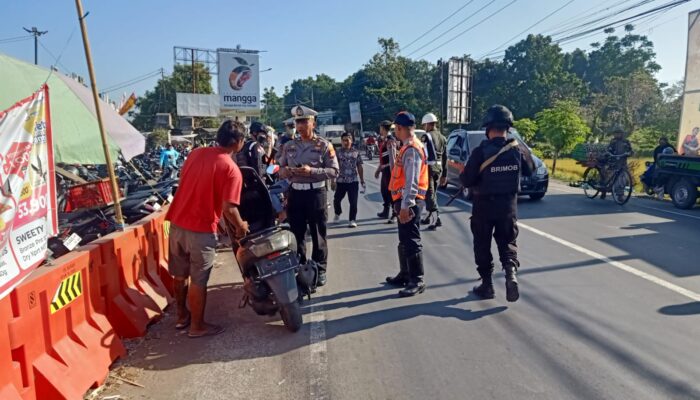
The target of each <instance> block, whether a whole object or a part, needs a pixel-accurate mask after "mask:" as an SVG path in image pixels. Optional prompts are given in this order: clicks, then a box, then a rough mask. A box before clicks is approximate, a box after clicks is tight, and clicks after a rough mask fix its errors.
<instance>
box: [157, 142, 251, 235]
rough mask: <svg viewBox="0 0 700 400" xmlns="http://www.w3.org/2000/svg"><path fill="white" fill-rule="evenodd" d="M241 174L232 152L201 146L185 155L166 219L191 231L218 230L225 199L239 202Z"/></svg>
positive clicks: (241, 184) (234, 202) (230, 201)
mask: <svg viewBox="0 0 700 400" xmlns="http://www.w3.org/2000/svg"><path fill="white" fill-rule="evenodd" d="M242 186H243V177H242V176H241V171H240V170H239V169H238V166H236V163H235V162H233V159H232V158H231V154H230V153H227V152H226V151H224V149H222V148H221V147H202V148H199V149H195V150H194V151H192V153H190V155H189V156H187V161H185V165H184V166H183V167H182V171H181V172H180V186H179V187H178V188H177V193H176V194H175V199H174V200H173V204H171V205H170V209H169V210H168V214H167V215H166V216H165V219H167V220H168V221H170V222H172V223H173V224H175V225H177V226H179V227H180V228H183V229H187V230H189V231H193V232H212V233H215V232H216V230H217V224H218V223H219V217H220V216H221V212H222V210H223V204H224V202H229V203H233V204H235V205H239V204H240V202H241V188H242Z"/></svg>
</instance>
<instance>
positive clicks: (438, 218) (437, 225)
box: [428, 211, 442, 231]
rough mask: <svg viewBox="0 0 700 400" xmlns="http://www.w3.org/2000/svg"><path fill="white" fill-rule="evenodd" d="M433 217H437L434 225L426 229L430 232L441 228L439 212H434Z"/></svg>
mask: <svg viewBox="0 0 700 400" xmlns="http://www.w3.org/2000/svg"><path fill="white" fill-rule="evenodd" d="M435 215H437V217H436V218H435V223H433V224H432V225H430V226H429V227H428V229H429V230H431V231H434V230H436V229H437V228H439V227H441V226H442V221H441V220H440V212H439V211H436V212H435Z"/></svg>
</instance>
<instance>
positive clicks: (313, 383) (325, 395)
mask: <svg viewBox="0 0 700 400" xmlns="http://www.w3.org/2000/svg"><path fill="white" fill-rule="evenodd" d="M309 318H310V319H311V324H310V329H309V332H310V346H309V350H310V351H311V368H312V373H311V376H310V378H309V379H310V382H309V383H310V384H309V390H310V392H309V398H310V399H313V400H328V399H330V397H331V396H330V393H329V392H328V382H329V380H328V352H327V350H328V349H327V347H326V325H325V322H326V314H325V312H324V311H323V306H321V305H319V304H312V305H311V307H310V314H309Z"/></svg>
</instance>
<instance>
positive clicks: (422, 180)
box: [389, 139, 429, 201]
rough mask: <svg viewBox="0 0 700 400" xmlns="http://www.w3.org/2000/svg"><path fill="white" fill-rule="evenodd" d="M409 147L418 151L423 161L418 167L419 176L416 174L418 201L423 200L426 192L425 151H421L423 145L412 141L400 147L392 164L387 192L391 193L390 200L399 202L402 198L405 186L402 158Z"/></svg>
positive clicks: (426, 165)
mask: <svg viewBox="0 0 700 400" xmlns="http://www.w3.org/2000/svg"><path fill="white" fill-rule="evenodd" d="M409 146H410V147H413V148H415V149H416V150H418V152H419V153H420V156H421V160H422V161H423V162H422V163H421V165H420V174H418V195H417V196H416V197H417V198H418V199H421V200H424V199H425V194H426V193H427V191H428V182H429V178H428V164H427V158H426V156H425V150H423V144H422V143H421V142H420V141H419V140H417V139H414V140H412V141H411V142H410V143H409V144H407V145H404V146H402V147H401V151H399V155H398V157H396V162H395V163H394V168H393V169H392V170H391V180H390V181H389V190H390V191H391V198H392V199H393V200H394V201H397V200H400V199H401V197H402V196H403V188H404V187H405V186H406V174H405V173H404V170H403V157H404V154H406V150H407V149H408V148H409Z"/></svg>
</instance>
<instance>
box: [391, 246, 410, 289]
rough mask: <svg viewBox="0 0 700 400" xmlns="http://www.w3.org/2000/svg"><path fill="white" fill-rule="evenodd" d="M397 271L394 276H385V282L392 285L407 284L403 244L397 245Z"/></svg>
mask: <svg viewBox="0 0 700 400" xmlns="http://www.w3.org/2000/svg"><path fill="white" fill-rule="evenodd" d="M398 253H399V273H398V274H397V275H396V276H387V277H386V283H388V284H390V285H392V286H398V287H403V286H406V285H407V284H408V264H407V263H406V255H405V254H404V252H403V246H401V245H399V247H398Z"/></svg>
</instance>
